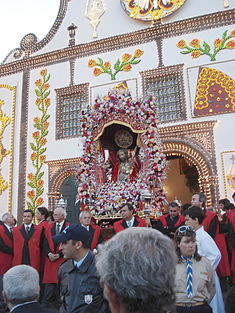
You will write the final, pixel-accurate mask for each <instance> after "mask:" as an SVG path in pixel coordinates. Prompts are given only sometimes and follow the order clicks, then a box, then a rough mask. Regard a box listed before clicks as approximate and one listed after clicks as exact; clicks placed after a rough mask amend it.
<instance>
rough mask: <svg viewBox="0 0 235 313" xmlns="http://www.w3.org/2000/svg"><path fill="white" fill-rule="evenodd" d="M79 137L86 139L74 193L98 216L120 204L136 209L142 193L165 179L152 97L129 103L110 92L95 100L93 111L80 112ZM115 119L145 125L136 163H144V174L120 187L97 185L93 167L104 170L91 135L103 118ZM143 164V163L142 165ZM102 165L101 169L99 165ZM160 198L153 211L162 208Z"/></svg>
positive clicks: (164, 160)
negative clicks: (125, 117) (145, 164)
mask: <svg viewBox="0 0 235 313" xmlns="http://www.w3.org/2000/svg"><path fill="white" fill-rule="evenodd" d="M81 113H82V119H81V121H82V125H81V126H82V129H83V136H84V137H85V138H86V142H85V147H84V156H83V158H82V159H81V162H80V164H79V166H78V170H77V176H78V180H79V181H80V182H81V184H80V187H79V190H78V193H79V195H80V199H81V200H82V201H85V200H86V199H92V201H91V203H90V206H91V207H92V206H93V208H94V209H96V211H98V212H103V211H110V210H111V211H113V210H116V209H117V208H118V207H119V206H120V203H121V202H123V201H124V200H126V201H132V202H133V203H134V204H135V205H136V206H137V205H138V201H139V199H140V195H141V191H142V190H144V189H151V190H155V189H156V188H157V189H159V188H160V189H161V188H162V186H161V182H162V180H163V179H165V170H166V158H165V155H164V154H163V153H162V151H161V143H160V138H159V134H158V131H157V119H156V103H155V99H154V98H153V97H146V98H145V99H143V100H142V101H133V100H132V98H131V96H130V94H129V93H124V94H121V95H120V93H119V92H118V91H117V90H112V91H110V92H109V93H108V95H107V96H106V97H104V98H103V99H97V100H96V101H95V104H94V106H93V108H92V109H91V110H90V109H88V110H87V111H84V110H83V111H82V112H81ZM118 115H121V116H122V117H124V116H128V119H129V122H130V123H131V122H133V123H134V122H135V123H136V124H138V123H142V124H144V125H145V128H146V131H145V132H144V133H143V134H142V136H141V141H142V147H141V149H140V153H139V156H140V161H141V162H142V164H143V163H144V162H145V163H146V162H147V163H148V167H147V170H146V169H145V170H140V172H139V173H138V176H137V178H136V180H135V181H134V182H131V183H130V182H128V183H121V182H116V183H114V182H111V181H107V182H106V183H104V184H102V185H97V183H96V179H95V175H96V174H97V173H95V171H96V172H97V170H98V169H94V168H93V165H94V164H95V162H96V164H99V166H101V167H103V169H104V168H105V167H106V164H105V163H104V158H103V156H102V155H101V154H99V153H98V152H97V151H96V148H95V147H96V142H95V141H94V139H93V134H94V133H95V132H96V130H97V128H98V127H99V126H100V124H102V123H103V122H104V120H105V119H106V118H113V120H115V119H116V117H117V116H118ZM146 160H147V161H146ZM102 162H103V165H102ZM163 202H164V201H162V198H159V201H158V200H156V201H155V205H156V207H158V208H160V207H161V206H162V203H163Z"/></svg>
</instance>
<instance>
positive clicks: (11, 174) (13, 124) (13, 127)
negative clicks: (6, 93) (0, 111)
mask: <svg viewBox="0 0 235 313" xmlns="http://www.w3.org/2000/svg"><path fill="white" fill-rule="evenodd" d="M0 88H6V89H9V90H10V91H12V98H11V99H12V103H11V105H12V108H11V131H10V151H11V153H10V161H9V163H10V166H9V181H8V201H7V207H8V209H7V210H8V212H10V213H11V212H12V181H13V161H14V130H15V107H16V86H10V85H7V84H0Z"/></svg>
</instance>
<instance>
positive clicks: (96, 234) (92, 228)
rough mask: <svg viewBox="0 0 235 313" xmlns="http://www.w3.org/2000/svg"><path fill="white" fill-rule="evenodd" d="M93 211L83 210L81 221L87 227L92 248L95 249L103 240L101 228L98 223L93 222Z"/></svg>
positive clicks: (80, 216)
mask: <svg viewBox="0 0 235 313" xmlns="http://www.w3.org/2000/svg"><path fill="white" fill-rule="evenodd" d="M91 217H92V216H91V212H89V211H82V212H81V213H80V215H79V222H80V224H81V226H83V227H84V228H86V229H87V230H88V232H89V234H90V243H89V245H90V249H91V251H93V250H94V249H96V246H97V245H98V244H100V243H101V242H102V241H103V237H102V234H101V228H100V227H99V226H97V225H94V224H91Z"/></svg>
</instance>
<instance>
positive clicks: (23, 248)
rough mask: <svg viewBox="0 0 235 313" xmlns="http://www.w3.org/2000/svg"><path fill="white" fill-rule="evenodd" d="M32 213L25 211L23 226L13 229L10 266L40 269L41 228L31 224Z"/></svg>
mask: <svg viewBox="0 0 235 313" xmlns="http://www.w3.org/2000/svg"><path fill="white" fill-rule="evenodd" d="M33 217H34V213H33V211H32V210H25V211H24V213H23V224H22V225H20V226H17V227H15V228H13V243H14V244H13V250H14V257H13V263H12V266H15V265H20V264H26V265H30V266H32V267H34V268H35V269H36V270H37V271H39V269H40V260H41V247H42V227H41V226H38V225H34V224H33V223H32V221H33Z"/></svg>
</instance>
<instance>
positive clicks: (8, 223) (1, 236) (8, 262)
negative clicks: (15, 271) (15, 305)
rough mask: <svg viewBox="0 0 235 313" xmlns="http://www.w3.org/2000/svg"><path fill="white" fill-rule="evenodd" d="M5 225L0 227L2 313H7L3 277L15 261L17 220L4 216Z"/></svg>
mask: <svg viewBox="0 0 235 313" xmlns="http://www.w3.org/2000/svg"><path fill="white" fill-rule="evenodd" d="M2 222H3V224H2V225H0V313H3V312H6V305H5V303H4V300H3V297H2V289H3V288H2V279H3V275H4V274H5V273H6V272H7V271H8V270H9V268H11V266H12V259H13V237H12V228H13V226H14V223H15V220H14V216H13V215H12V214H10V213H5V214H3V216H2Z"/></svg>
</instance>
